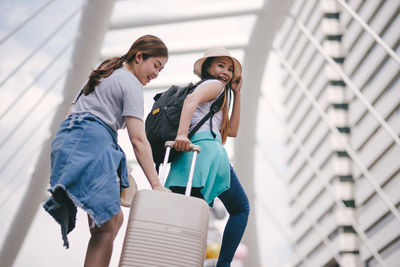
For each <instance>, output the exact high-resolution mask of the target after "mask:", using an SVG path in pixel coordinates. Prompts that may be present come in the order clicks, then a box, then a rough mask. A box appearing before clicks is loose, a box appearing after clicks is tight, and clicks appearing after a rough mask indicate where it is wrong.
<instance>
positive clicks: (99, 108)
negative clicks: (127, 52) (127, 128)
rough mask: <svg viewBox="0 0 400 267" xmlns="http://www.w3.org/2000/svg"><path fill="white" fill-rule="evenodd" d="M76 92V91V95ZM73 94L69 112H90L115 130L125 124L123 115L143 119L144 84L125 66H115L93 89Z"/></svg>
mask: <svg viewBox="0 0 400 267" xmlns="http://www.w3.org/2000/svg"><path fill="white" fill-rule="evenodd" d="M78 95H79V94H78ZM78 95H77V96H76V97H75V99H74V101H73V104H75V105H74V106H73V108H72V110H71V112H72V113H81V112H90V113H91V114H93V115H95V116H96V117H98V118H100V119H101V120H102V121H103V122H104V123H105V124H107V125H108V126H110V127H111V128H112V129H114V131H117V130H118V129H121V128H123V127H124V125H125V118H124V117H125V116H131V117H135V118H138V119H141V120H143V117H144V97H143V86H142V84H141V83H140V82H139V80H138V79H137V78H136V77H135V76H134V75H133V74H132V73H131V72H130V71H128V70H127V69H125V68H124V67H121V68H119V69H116V70H115V71H114V72H113V73H112V74H111V75H110V76H108V77H106V78H104V79H102V80H101V82H100V83H99V84H98V85H97V86H96V87H95V90H94V92H92V93H90V94H88V95H84V94H82V95H81V96H80V97H79V99H78V100H77V99H76V98H77V97H78Z"/></svg>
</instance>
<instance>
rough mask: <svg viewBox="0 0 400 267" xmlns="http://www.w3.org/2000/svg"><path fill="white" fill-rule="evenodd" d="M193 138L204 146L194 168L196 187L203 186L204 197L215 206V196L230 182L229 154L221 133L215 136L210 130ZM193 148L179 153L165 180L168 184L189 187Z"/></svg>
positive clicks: (192, 140)
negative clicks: (190, 150)
mask: <svg viewBox="0 0 400 267" xmlns="http://www.w3.org/2000/svg"><path fill="white" fill-rule="evenodd" d="M190 141H191V142H192V143H193V144H195V145H198V146H200V147H201V151H200V153H199V154H198V155H197V160H196V165H195V168H194V175H193V184H192V187H199V188H200V192H201V194H202V195H203V198H204V200H205V201H206V202H207V203H208V204H209V205H210V206H211V207H212V206H213V201H214V198H215V197H217V196H218V195H219V194H221V193H222V192H224V191H225V190H227V189H228V188H229V186H230V169H229V158H228V154H227V153H226V150H225V148H224V147H223V145H222V143H221V137H220V136H219V135H217V137H216V138H215V139H214V137H213V136H212V134H211V132H210V131H208V130H207V131H202V132H199V133H195V134H194V135H193V137H192V138H191V139H190ZM192 157H193V152H184V153H180V154H178V155H177V156H176V158H175V160H174V162H172V163H171V168H170V171H169V174H168V177H167V181H166V182H165V187H167V188H169V187H171V186H181V187H186V184H187V181H188V178H189V172H190V166H191V162H192Z"/></svg>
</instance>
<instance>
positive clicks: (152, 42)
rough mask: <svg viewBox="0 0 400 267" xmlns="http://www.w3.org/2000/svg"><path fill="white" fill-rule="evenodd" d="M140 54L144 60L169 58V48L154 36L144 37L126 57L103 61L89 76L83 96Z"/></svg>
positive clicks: (132, 47) (135, 43) (133, 46)
mask: <svg viewBox="0 0 400 267" xmlns="http://www.w3.org/2000/svg"><path fill="white" fill-rule="evenodd" d="M138 52H141V53H142V56H143V59H144V60H146V59H148V58H149V57H167V58H168V48H167V46H166V45H165V44H164V43H163V41H161V39H160V38H158V37H156V36H154V35H144V36H142V37H140V38H139V39H137V40H136V41H135V42H134V43H133V44H132V46H131V48H130V49H129V51H128V52H127V53H126V54H125V55H123V56H121V57H113V58H110V59H107V60H105V61H103V62H102V63H101V64H100V65H99V67H98V68H97V69H95V70H93V71H92V72H91V73H90V75H89V79H88V81H87V83H86V84H85V86H84V87H83V89H82V91H83V94H85V95H88V94H90V93H92V92H93V91H94V88H95V87H96V85H98V84H99V83H100V82H101V79H102V78H106V77H108V76H110V75H111V74H112V73H113V72H114V70H116V69H119V68H121V67H122V64H123V63H124V62H127V63H130V62H132V61H133V60H134V59H135V57H136V54H137V53H138Z"/></svg>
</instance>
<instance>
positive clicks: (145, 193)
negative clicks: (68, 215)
mask: <svg viewBox="0 0 400 267" xmlns="http://www.w3.org/2000/svg"><path fill="white" fill-rule="evenodd" d="M167 143H168V144H166V146H167V151H166V154H165V160H164V165H163V167H162V168H161V170H160V178H161V181H162V183H163V182H164V179H165V177H164V176H165V169H166V167H165V166H166V163H167V159H168V156H169V152H170V149H171V147H172V146H173V142H167ZM192 149H193V160H192V165H191V169H190V174H189V179H188V184H187V187H186V193H185V195H181V194H176V193H168V192H161V191H153V190H140V191H139V192H137V193H136V194H135V196H134V199H133V201H132V205H131V210H130V214H129V219H128V225H127V229H126V234H125V240H124V244H123V248H122V253H121V258H120V262H119V266H120V267H133V266H135V267H136V266H137V267H138V266H140V267H153V266H154V267H155V266H157V267H169V266H170V267H180V266H181V267H203V263H204V257H205V250H206V246H207V232H208V216H209V215H208V211H209V207H208V205H207V203H206V202H205V201H204V200H202V199H200V198H195V197H191V196H190V191H191V187H192V179H193V171H194V165H195V162H196V157H197V153H198V152H200V147H198V146H192Z"/></svg>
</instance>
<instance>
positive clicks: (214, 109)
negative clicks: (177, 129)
mask: <svg viewBox="0 0 400 267" xmlns="http://www.w3.org/2000/svg"><path fill="white" fill-rule="evenodd" d="M224 97H225V92H223V93H222V94H220V95H219V96H218V97H217V99H216V100H215V101H214V102H213V103H212V104H211V107H210V111H209V112H208V113H207V114H206V115H205V116H204V117H203V118H202V119H201V121H199V123H197V124H196V126H195V127H194V128H193V129H192V130H191V131H190V132H189V134H188V138H189V139H190V138H192V136H193V135H194V134H195V133H196V132H197V130H198V129H200V127H201V126H202V125H203V124H204V123H205V122H206V121H207V120H208V119H209V118H211V120H210V131H211V134H212V136H213V137H214V138H215V137H216V135H215V133H214V132H213V130H212V129H213V127H212V117H213V116H214V114H215V113H217V112H218V111H219V110H220V109H221V107H222V104H223V103H224Z"/></svg>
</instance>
